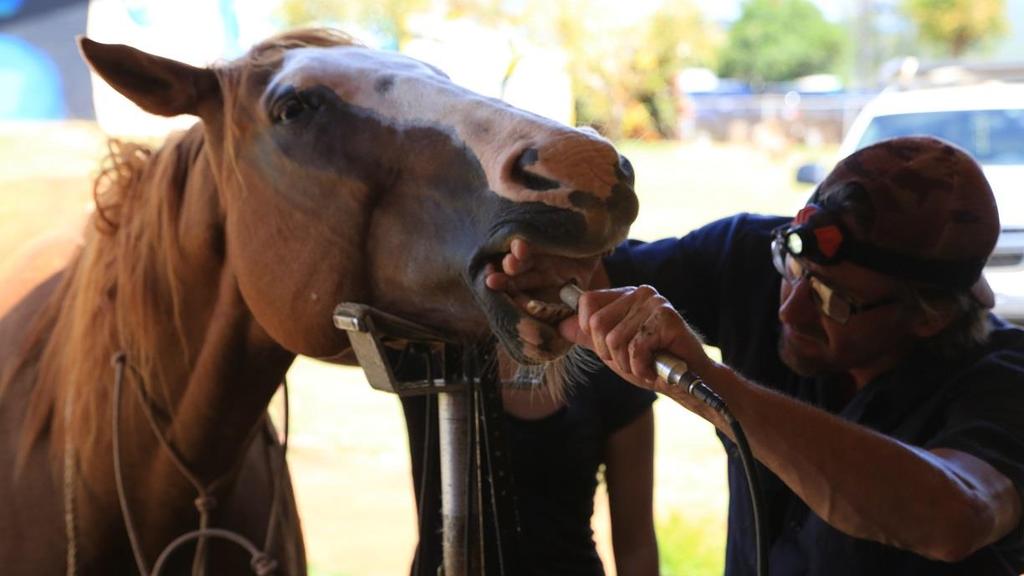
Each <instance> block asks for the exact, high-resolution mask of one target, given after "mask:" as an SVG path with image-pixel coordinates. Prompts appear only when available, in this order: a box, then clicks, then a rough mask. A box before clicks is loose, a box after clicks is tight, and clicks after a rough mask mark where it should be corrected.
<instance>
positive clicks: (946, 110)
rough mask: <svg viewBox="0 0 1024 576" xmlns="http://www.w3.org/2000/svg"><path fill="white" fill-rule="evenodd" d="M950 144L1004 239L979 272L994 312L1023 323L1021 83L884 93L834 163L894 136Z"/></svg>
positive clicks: (808, 172) (805, 170)
mask: <svg viewBox="0 0 1024 576" xmlns="http://www.w3.org/2000/svg"><path fill="white" fill-rule="evenodd" d="M913 135H931V136H937V137H939V138H942V139H944V140H948V141H950V142H952V143H954V144H956V145H958V146H960V147H961V148H963V149H964V150H967V151H968V152H970V153H971V155H972V156H974V158H975V159H976V160H977V161H978V163H979V164H981V167H982V169H983V170H984V172H985V176H986V177H987V178H988V180H989V183H990V184H991V185H992V190H993V192H994V193H995V197H996V204H997V205H998V207H999V219H1000V222H1001V223H1002V228H1003V229H1002V233H1001V234H1000V236H999V241H998V243H997V244H996V248H995V251H994V253H993V254H992V257H991V258H990V259H989V261H988V264H986V267H985V277H986V278H987V279H988V282H989V284H990V285H991V286H992V290H993V291H994V292H995V295H996V308H995V312H996V314H999V315H1000V316H1003V317H1004V318H1006V319H1008V320H1011V321H1013V322H1017V323H1024V190H1021V188H1022V187H1024V84H1012V83H1002V82H985V83H981V84H974V85H969V86H953V87H942V88H920V89H912V90H902V91H889V90H887V91H884V92H882V93H881V94H879V95H878V96H877V97H876V98H875V99H873V100H872V101H870V102H869V103H868V104H867V105H866V106H865V107H864V109H863V110H861V112H860V114H859V115H858V116H857V118H856V119H855V120H854V122H853V124H851V125H850V129H849V131H848V132H847V134H846V136H845V138H843V142H842V144H841V145H840V147H839V158H845V157H846V156H848V155H849V154H851V153H852V152H854V151H856V150H859V149H861V148H863V147H865V146H868V145H870V144H873V143H875V142H878V141H880V140H885V139H888V138H894V137H896V136H913ZM824 175H825V174H824V170H823V169H822V168H821V167H819V166H813V165H810V166H804V167H801V169H800V171H799V172H798V174H797V179H798V180H800V181H801V182H809V183H816V181H818V180H820V179H821V178H823V177H824Z"/></svg>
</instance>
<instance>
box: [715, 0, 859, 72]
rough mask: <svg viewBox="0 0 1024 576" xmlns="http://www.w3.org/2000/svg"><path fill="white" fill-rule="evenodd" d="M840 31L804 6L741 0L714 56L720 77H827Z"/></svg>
mask: <svg viewBox="0 0 1024 576" xmlns="http://www.w3.org/2000/svg"><path fill="white" fill-rule="evenodd" d="M845 43H846V42H845V31H844V30H843V28H842V27H841V26H839V25H836V24H833V23H831V22H829V21H827V20H825V18H824V16H822V14H821V11H820V10H819V9H818V7H817V6H815V5H814V4H813V3H812V2H811V1H810V0H747V2H745V3H744V4H743V9H742V12H741V13H740V17H739V20H737V21H736V23H734V24H733V25H732V28H731V29H730V30H729V32H728V36H727V39H726V44H725V47H724V48H723V50H722V52H721V54H720V55H719V67H718V73H719V75H720V76H726V77H735V78H742V79H744V80H747V81H749V82H752V83H755V84H756V83H761V82H777V81H780V80H792V79H794V78H798V77H800V76H805V75H807V74H816V73H821V72H831V71H833V70H834V69H835V67H836V65H837V64H838V63H839V62H840V61H841V59H842V51H843V50H844V47H845Z"/></svg>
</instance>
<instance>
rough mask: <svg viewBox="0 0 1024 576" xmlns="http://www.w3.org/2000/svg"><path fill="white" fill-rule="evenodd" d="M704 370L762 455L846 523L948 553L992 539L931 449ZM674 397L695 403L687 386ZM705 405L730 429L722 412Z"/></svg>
mask: <svg viewBox="0 0 1024 576" xmlns="http://www.w3.org/2000/svg"><path fill="white" fill-rule="evenodd" d="M702 376H703V377H704V379H705V381H706V382H707V383H708V384H709V385H710V386H711V387H712V388H714V389H715V390H716V391H717V392H718V393H719V394H720V395H721V396H722V397H723V398H724V399H725V400H726V402H727V404H728V405H729V407H730V409H731V411H732V412H733V415H734V416H735V417H736V419H737V420H738V421H739V422H740V423H741V424H742V426H743V429H744V432H745V433H746V435H747V438H748V440H749V441H750V444H751V450H752V451H753V453H754V455H755V457H756V458H757V459H758V460H760V461H761V462H762V463H763V464H764V465H766V466H767V467H768V468H769V469H771V470H772V471H773V472H774V473H775V474H776V475H777V476H779V478H781V479H782V480H783V482H785V483H786V485H787V486H789V487H790V489H792V490H793V491H794V492H795V493H796V494H797V496H799V497H800V498H801V499H802V500H803V501H804V502H806V503H807V505H808V506H809V507H810V509H811V510H813V511H814V512H815V513H816V514H817V515H818V516H820V517H821V518H822V519H824V520H825V521H826V522H828V523H829V524H830V525H832V526H833V527H835V528H837V529H838V530H841V531H842V532H844V533H846V534H849V535H851V536H854V537H858V538H865V539H869V540H874V541H877V542H882V543H884V544H888V545H892V546H897V547H900V548H904V549H908V550H911V551H913V552H915V553H918V554H921V555H923V556H927V557H931V558H936V559H942V560H956V559H958V558H960V557H963V556H966V555H967V554H969V553H970V552H973V551H974V550H975V549H977V548H978V547H980V546H984V545H986V544H988V543H990V541H991V540H992V538H991V537H987V536H988V532H986V530H989V529H990V527H989V526H988V525H987V524H986V516H985V514H984V511H983V510H982V511H980V512H981V513H979V509H978V507H977V502H976V498H974V496H973V494H972V492H971V490H970V487H968V486H965V485H964V484H963V483H962V482H961V481H960V480H959V479H958V478H957V477H956V476H955V475H954V474H952V473H950V471H949V470H948V469H947V468H946V467H944V466H943V465H942V462H941V460H940V459H939V458H938V457H937V456H935V455H933V454H931V453H930V452H928V451H926V450H923V449H920V448H915V447H912V446H909V445H906V444H903V443H901V442H898V441H896V440H894V439H891V438H888V437H886V436H883V435H881V434H878V433H875V432H873V431H871V430H869V429H867V428H865V427H862V426H858V425H855V424H851V423H849V422H847V421H844V420H842V419H840V418H838V417H836V416H833V415H831V414H828V413H826V412H824V411H822V410H819V409H817V408H815V407H813V406H810V405H807V404H805V403H802V402H799V401H797V400H794V399H792V398H789V397H786V396H783V395H781V394H778V393H776V392H773V391H771V390H768V389H766V388H764V387H762V386H758V385H756V384H753V383H751V382H749V381H747V380H745V379H744V378H742V377H740V376H739V375H737V374H736V373H735V372H733V371H732V370H730V369H728V368H727V367H724V366H715V367H713V368H711V369H710V370H708V371H707V373H705V374H702ZM670 395H671V396H673V397H674V398H675V399H677V400H679V401H681V402H682V403H683V404H685V405H687V406H688V407H691V408H695V406H694V405H693V400H692V398H690V397H689V396H688V395H686V393H685V392H682V391H674V392H671V393H670ZM698 411H699V412H701V413H702V414H703V415H704V416H705V417H708V419H709V420H711V421H712V422H713V423H714V424H715V425H716V426H717V427H718V428H719V429H720V430H722V431H723V432H724V433H726V434H727V435H729V436H730V437H731V435H732V432H731V430H729V428H728V426H727V425H725V423H724V421H723V420H722V419H721V418H720V417H717V416H713V415H709V414H708V411H707V410H703V409H700V410H698ZM983 535H985V536H983Z"/></svg>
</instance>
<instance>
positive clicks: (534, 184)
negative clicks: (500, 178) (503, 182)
mask: <svg viewBox="0 0 1024 576" xmlns="http://www.w3.org/2000/svg"><path fill="white" fill-rule="evenodd" d="M539 160H540V152H538V151H537V149H536V148H527V149H526V150H523V152H522V153H521V154H520V155H519V157H518V158H516V161H515V163H514V164H512V173H511V177H512V181H513V182H517V183H519V184H522V185H523V186H525V187H527V188H529V189H530V190H536V191H538V192H543V191H544V190H554V189H555V188H560V187H561V186H562V185H561V184H559V183H558V182H557V181H555V180H552V179H550V178H545V177H544V176H541V175H539V174H535V173H533V172H530V171H529V170H527V168H528V167H529V166H533V165H534V164H536V163H537V162H538V161H539Z"/></svg>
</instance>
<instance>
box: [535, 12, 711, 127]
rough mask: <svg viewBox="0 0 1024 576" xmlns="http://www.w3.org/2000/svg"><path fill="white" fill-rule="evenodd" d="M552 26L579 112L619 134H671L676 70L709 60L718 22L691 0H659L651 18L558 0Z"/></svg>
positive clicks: (582, 118) (581, 120) (584, 118)
mask: <svg viewBox="0 0 1024 576" xmlns="http://www.w3.org/2000/svg"><path fill="white" fill-rule="evenodd" d="M557 4H558V5H559V12H558V13H557V14H556V16H555V27H556V31H557V36H558V38H559V41H560V44H561V45H562V46H563V47H564V48H565V49H566V51H567V52H568V54H569V57H570V73H571V75H572V79H573V91H574V94H575V98H576V116H577V121H578V122H579V123H581V124H589V125H592V126H594V127H595V128H597V129H598V130H600V131H601V132H602V133H603V134H605V135H606V136H609V137H610V138H613V139H617V138H621V137H628V138H659V137H661V138H666V137H672V136H674V135H675V132H676V115H677V110H678V105H679V100H678V96H679V95H678V94H676V91H675V89H674V79H675V76H676V74H677V73H678V72H679V70H680V69H682V68H683V67H685V66H699V65H709V64H711V63H712V61H713V59H714V55H715V52H716V48H717V47H718V45H719V44H720V43H721V35H720V34H719V33H718V28H717V27H716V26H715V25H713V24H712V23H710V22H707V21H706V20H705V19H704V18H703V16H702V14H701V13H700V11H699V10H697V9H696V8H695V7H694V5H693V4H692V3H691V2H690V1H689V0H662V2H661V3H660V4H659V5H658V6H657V8H656V10H655V11H654V12H652V13H651V15H650V16H647V17H643V18H633V19H627V20H624V19H623V18H622V16H621V14H622V12H621V11H619V13H618V14H619V16H618V17H615V16H614V15H613V16H609V17H606V18H604V19H602V18H600V17H597V16H595V15H596V14H600V13H601V10H602V5H603V4H606V2H605V1H603V0H568V1H565V2H558V3H557Z"/></svg>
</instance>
